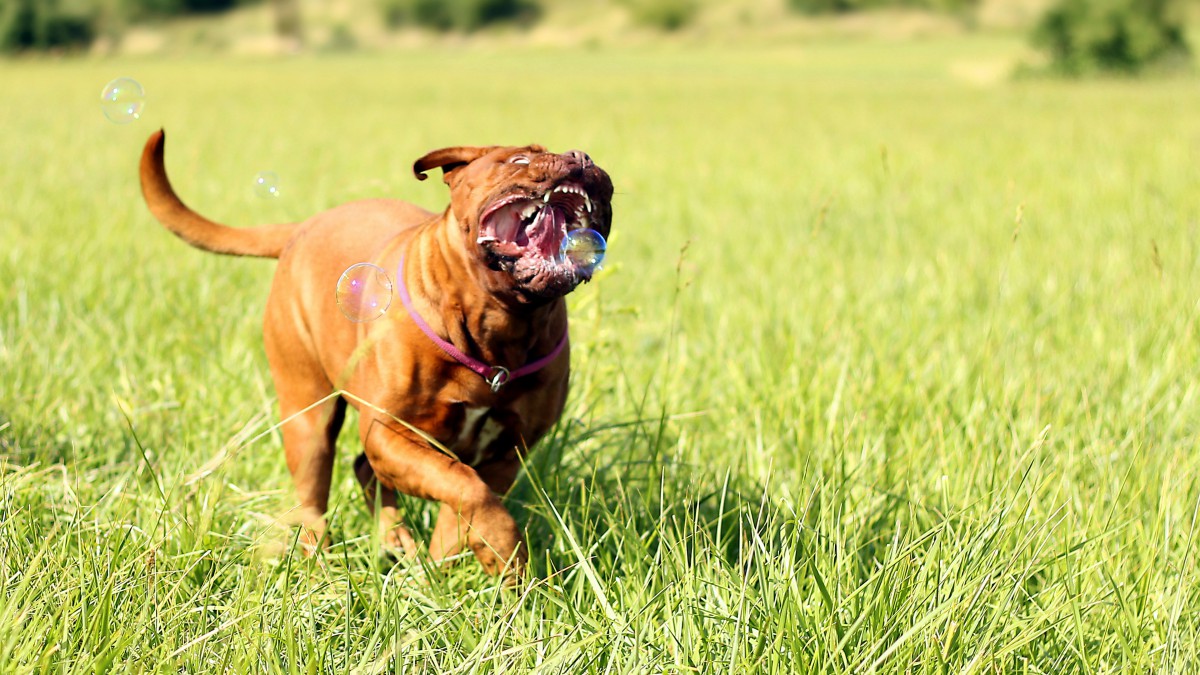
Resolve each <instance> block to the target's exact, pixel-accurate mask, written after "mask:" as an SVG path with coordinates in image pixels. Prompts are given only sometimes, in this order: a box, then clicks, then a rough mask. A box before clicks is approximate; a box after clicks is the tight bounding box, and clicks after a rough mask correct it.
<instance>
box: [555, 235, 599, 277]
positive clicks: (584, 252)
mask: <svg viewBox="0 0 1200 675" xmlns="http://www.w3.org/2000/svg"><path fill="white" fill-rule="evenodd" d="M606 250H608V243H607V242H605V241H604V235H602V234H600V233H599V232H597V231H595V230H571V231H570V232H568V233H567V236H566V238H565V239H563V243H562V253H563V255H564V256H566V257H567V258H568V259H569V260H570V261H571V263H572V264H574V265H575V266H576V267H586V268H593V267H596V266H598V265H599V264H600V263H602V262H604V252H605V251H606Z"/></svg>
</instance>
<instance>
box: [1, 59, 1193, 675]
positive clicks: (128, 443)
mask: <svg viewBox="0 0 1200 675" xmlns="http://www.w3.org/2000/svg"><path fill="white" fill-rule="evenodd" d="M1014 48H1015V46H1014V45H1012V44H1008V43H1005V42H1003V41H999V42H997V41H983V42H975V41H971V40H968V39H960V38H946V39H939V40H934V41H924V42H913V43H888V44H886V45H869V44H836V43H813V44H809V45H805V46H794V47H786V46H779V47H764V48H760V49H749V48H740V49H735V48H729V49H726V50H692V49H682V48H680V49H661V50H650V49H647V50H644V51H641V52H637V53H608V52H603V51H577V52H562V53H560V52H539V51H528V50H527V51H520V50H518V51H509V52H496V53H491V52H480V51H475V50H472V49H470V48H464V49H459V50H451V49H449V48H439V49H437V50H433V51H429V52H425V53H410V54H400V55H391V56H386V57H385V56H372V55H358V56H342V57H328V58H324V59H310V58H300V59H295V60H243V61H222V60H215V59H214V60H208V59H180V60H172V61H166V62H164V61H149V60H145V61H142V60H125V61H23V62H9V63H7V64H3V65H0V68H2V70H0V78H2V81H3V82H4V83H5V85H6V86H5V90H6V91H8V92H10V93H13V96H12V97H10V99H9V103H10V105H7V106H4V107H3V111H2V112H0V120H2V121H3V127H4V129H5V133H4V134H3V135H0V156H3V157H5V158H6V159H5V161H4V162H0V186H3V191H4V198H3V199H2V200H0V232H2V233H3V242H4V246H3V249H2V250H0V455H2V459H0V671H3V672H28V671H41V670H46V671H54V672H77V671H95V672H104V671H122V672H124V671H137V672H140V671H158V670H162V671H187V672H200V671H215V670H229V671H235V672H240V671H249V670H255V671H263V672H277V671H279V672H284V671H286V672H329V671H339V672H385V671H396V672H513V671H521V672H524V671H537V672H571V673H576V672H597V673H599V672H705V673H707V672H830V673H842V672H886V673H892V672H895V673H900V672H903V673H943V672H955V673H976V672H984V673H1008V672H1030V673H1128V672H1194V671H1196V670H1198V669H1200V635H1198V633H1200V616H1198V611H1200V598H1198V591H1197V589H1198V588H1200V574H1198V570H1197V560H1196V550H1197V545H1198V544H1197V532H1196V525H1197V516H1198V515H1200V514H1198V509H1200V485H1198V483H1197V481H1198V478H1197V477H1198V476H1200V456H1198V455H1197V452H1196V447H1197V440H1198V438H1197V434H1198V431H1200V426H1198V425H1200V391H1198V389H1197V387H1198V385H1197V382H1200V372H1198V371H1200V366H1198V364H1200V353H1198V352H1200V335H1198V333H1197V326H1196V317H1197V308H1198V306H1197V301H1196V289H1197V288H1200V229H1198V228H1200V224H1198V223H1200V193H1198V192H1197V191H1196V190H1195V186H1196V185H1197V183H1198V181H1200V169H1198V168H1197V163H1196V161H1195V158H1196V152H1197V149H1198V148H1200V118H1198V117H1197V116H1196V115H1195V114H1194V112H1195V110H1197V109H1198V108H1200V105H1198V104H1200V93H1198V90H1197V88H1196V87H1195V82H1193V81H1190V80H1173V81H1157V82H1155V81H1149V82H1136V81H1101V82H1092V83H1073V84H1064V83H1052V82H1039V81H1017V82H998V83H994V84H991V85H987V86H983V85H980V84H979V83H978V82H971V81H966V80H962V79H959V78H958V77H956V76H955V75H953V73H954V72H956V70H955V67H956V64H959V65H961V64H962V63H970V62H987V61H988V60H994V59H997V58H999V59H1004V58H1007V57H1008V56H1009V55H1011V53H1012V50H1013V49H1014ZM121 75H128V76H132V77H135V78H136V79H138V80H139V81H141V82H142V84H143V85H145V87H146V89H147V91H148V92H149V100H148V104H147V108H146V115H145V117H144V118H143V119H142V120H141V121H139V122H137V123H135V124H132V125H128V126H115V125H112V124H110V123H108V122H107V121H105V120H104V118H103V117H102V115H101V114H100V111H99V109H98V105H97V100H96V99H97V95H98V93H99V90H100V88H101V87H102V85H103V84H104V83H105V82H106V81H108V80H109V79H111V78H113V77H117V76H121ZM158 126H165V127H166V129H167V131H168V134H169V136H170V146H171V147H170V150H169V151H168V165H169V167H170V169H171V171H172V175H173V177H174V180H175V184H176V186H177V187H178V188H179V190H180V191H181V193H182V194H183V195H184V197H185V199H187V200H188V201H189V202H190V203H192V204H193V205H195V206H197V207H198V208H199V209H200V210H201V211H203V212H206V213H207V214H209V215H211V216H213V217H215V218H217V219H221V220H228V221H231V222H233V223H235V224H244V225H245V224H252V223H257V222H266V221H274V220H286V219H295V218H301V217H304V216H306V215H308V214H310V213H313V212H315V211H317V210H320V209H323V208H326V207H328V206H331V205H334V204H336V203H339V202H342V201H346V200H349V199H355V198H362V197H368V196H379V195H392V196H399V197H403V198H407V199H412V200H414V201H417V202H418V203H422V204H425V205H427V206H439V205H441V204H443V203H444V199H445V193H444V187H443V186H441V185H439V184H437V183H438V182H437V181H427V182H426V183H418V182H417V181H415V180H414V179H413V178H412V176H411V173H410V170H409V167H410V165H411V161H412V160H413V159H414V158H416V157H418V156H419V155H421V154H422V153H423V152H425V151H426V150H429V149H431V148H434V147H439V146H442V145H448V144H458V143H475V142H479V143H495V142H499V143H509V142H511V143H524V142H529V141H537V142H541V143H545V144H548V145H549V146H551V147H553V148H557V149H567V148H571V147H580V148H585V149H586V150H587V151H588V152H589V154H591V156H592V157H594V158H596V159H597V161H598V162H599V163H601V165H602V166H605V167H606V168H607V169H608V170H609V171H610V173H611V174H612V175H613V177H614V180H615V182H616V185H617V191H618V193H619V194H618V195H617V198H616V202H615V210H616V222H615V230H614V231H615V236H614V237H613V238H612V241H611V249H610V264H609V265H608V267H607V270H606V271H605V273H604V275H603V276H602V277H601V278H600V279H599V280H598V281H597V282H596V283H593V284H591V285H589V286H588V287H586V288H584V289H583V290H581V291H580V292H578V293H577V294H576V295H575V296H573V298H572V301H571V302H572V306H573V324H572V337H573V346H574V356H575V362H574V364H575V375H574V381H573V388H572V396H571V400H570V403H569V405H568V412H567V415H566V417H565V419H564V421H563V422H562V423H561V424H560V425H559V427H558V428H557V429H556V431H555V433H554V434H553V436H552V437H551V438H549V439H548V440H547V441H545V442H543V443H542V444H541V446H539V447H538V448H537V449H536V450H535V451H534V453H533V454H532V455H531V456H530V458H529V469H528V471H527V472H526V474H525V476H524V477H523V478H522V480H521V481H520V483H519V484H518V485H517V487H516V488H515V489H514V490H513V492H512V494H511V495H510V496H509V498H508V504H509V505H510V507H511V508H512V509H513V510H514V512H516V513H517V514H518V519H519V520H520V522H522V523H524V524H525V527H526V533H527V536H528V540H529V542H530V545H531V549H532V551H533V561H532V567H533V571H534V572H535V578H534V579H533V580H532V582H531V583H530V584H529V585H528V586H526V587H525V588H523V589H521V590H519V591H517V592H506V591H503V590H500V589H498V588H497V587H496V585H495V583H494V581H493V580H492V579H490V578H488V577H486V576H485V575H483V574H482V573H481V572H480V571H479V569H478V566H477V565H475V564H474V563H471V562H469V561H468V564H461V565H457V566H451V567H448V568H434V567H431V566H429V565H428V564H426V563H421V562H417V563H411V564H409V563H402V564H399V565H394V566H393V565H392V564H391V563H389V562H388V561H386V560H383V559H381V558H380V557H379V556H377V555H376V553H375V551H376V546H375V544H376V542H373V541H372V540H371V538H370V536H369V535H368V534H367V533H369V532H371V530H372V528H371V526H370V521H369V518H368V516H367V515H366V513H365V509H364V508H363V507H362V505H361V502H360V500H359V498H358V497H357V491H356V489H355V487H354V481H353V478H352V476H351V472H350V470H349V461H350V459H351V458H352V457H353V456H354V454H355V452H356V450H355V449H354V446H355V444H356V441H355V440H354V434H353V433H352V432H348V433H347V434H346V435H345V436H344V438H343V452H341V454H340V455H339V461H338V466H337V469H336V475H335V491H334V493H335V497H334V501H335V506H334V512H333V515H332V518H331V522H332V529H333V532H334V538H335V544H334V545H333V547H332V548H331V549H330V550H329V551H328V552H327V553H326V554H325V555H324V557H323V558H322V559H321V560H318V561H314V560H308V559H305V558H303V557H302V556H300V555H298V554H296V553H295V552H294V551H292V548H291V547H292V544H293V539H294V533H291V532H289V531H287V530H282V529H279V528H277V527H275V526H274V525H273V522H274V519H275V518H276V517H277V516H279V515H280V514H281V513H282V512H283V511H284V510H285V509H286V508H287V506H288V489H289V479H288V476H287V471H286V468H285V466H284V463H283V457H282V451H281V449H280V442H279V438H278V435H277V434H276V433H274V432H273V431H272V429H271V427H272V425H273V424H274V423H275V421H276V420H275V404H274V399H273V393H272V389H271V384H270V380H269V377H268V376H267V372H266V366H265V361H264V358H263V355H262V351H261V336H260V335H259V321H260V315H261V309H262V305H263V300H264V297H265V293H266V289H267V284H268V281H269V279H270V275H271V273H272V265H271V263H269V262H263V261H255V260H237V259H227V258H219V257H216V256H211V255H205V254H202V253H200V252H197V251H194V250H191V249H189V248H187V247H185V246H184V245H183V244H181V243H180V242H178V241H177V240H175V239H174V238H173V237H171V236H170V235H169V234H167V233H166V232H165V231H164V230H162V229H161V228H160V227H159V226H157V225H156V224H155V223H153V222H152V220H151V218H150V217H149V215H148V214H147V213H146V212H145V210H144V207H143V206H142V204H141V202H140V198H139V195H138V189H137V185H136V181H135V171H134V168H135V164H136V159H137V155H138V152H139V149H140V144H141V142H142V141H143V140H144V138H145V136H146V135H147V134H148V133H149V132H150V131H151V130H152V129H155V128H157V127H158ZM263 170H271V171H275V172H276V173H278V174H279V176H280V179H281V190H282V196H281V197H280V198H279V199H276V200H270V201H265V200H262V199H259V198H257V197H255V196H253V193H252V189H251V187H252V186H251V182H252V180H253V176H254V175H255V174H256V173H257V172H259V171H263ZM403 508H404V509H405V511H406V516H407V519H408V521H409V522H410V523H411V524H412V525H413V527H414V530H415V531H416V533H417V534H418V536H421V535H425V536H427V535H428V533H429V531H430V526H431V524H430V520H431V518H432V515H433V511H432V510H431V507H430V506H429V505H426V504H423V503H419V502H415V501H408V502H405V503H404V505H403Z"/></svg>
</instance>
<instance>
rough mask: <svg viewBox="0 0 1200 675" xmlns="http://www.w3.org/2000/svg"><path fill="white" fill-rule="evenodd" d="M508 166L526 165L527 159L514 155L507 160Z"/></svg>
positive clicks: (523, 156)
mask: <svg viewBox="0 0 1200 675" xmlns="http://www.w3.org/2000/svg"><path fill="white" fill-rule="evenodd" d="M508 162H509V164H528V163H529V158H528V157H526V156H525V155H515V156H513V157H509V158H508Z"/></svg>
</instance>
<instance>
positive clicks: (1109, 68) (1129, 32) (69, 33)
mask: <svg viewBox="0 0 1200 675" xmlns="http://www.w3.org/2000/svg"><path fill="white" fill-rule="evenodd" d="M263 1H264V0H0V51H6V52H18V51H26V50H49V49H54V50H72V49H83V48H86V47H88V46H89V45H90V44H91V43H92V42H93V41H94V40H95V39H96V38H97V37H98V36H100V35H101V34H103V35H108V36H110V37H115V36H118V35H119V33H120V31H121V30H122V29H123V27H124V26H127V25H129V24H130V23H136V22H140V21H149V20H155V19H162V18H169V17H175V16H181V15H186V14H200V13H215V12H223V11H228V10H231V9H234V8H236V7H238V6H240V5H245V4H252V3H261V2H263ZM265 1H267V2H269V3H270V5H271V6H272V8H273V12H274V15H275V27H276V31H277V32H278V33H279V34H280V35H281V36H283V37H287V38H290V39H292V40H294V41H295V42H296V43H297V44H298V43H299V42H300V37H301V8H300V1H301V0H265ZM556 1H557V2H566V1H569V0H375V2H376V4H377V7H378V9H379V12H380V20H382V21H383V22H384V23H385V24H386V25H387V26H388V27H390V28H399V27H402V26H415V27H419V28H424V29H429V30H434V31H440V32H450V31H456V32H471V31H476V30H480V29H483V28H486V27H488V26H490V25H493V24H497V23H516V24H530V23H533V22H535V21H536V20H537V19H538V17H539V16H540V15H541V10H542V6H543V4H544V3H549V2H556ZM610 1H611V2H614V3H617V4H620V5H622V6H624V7H625V8H626V9H627V10H628V11H629V13H630V17H631V18H632V19H633V20H634V21H635V22H636V23H638V24H640V25H643V26H647V27H650V28H653V29H658V30H663V31H671V30H679V29H683V28H685V27H686V26H687V25H688V24H690V23H691V22H692V21H693V19H694V18H695V17H696V15H697V14H698V13H699V12H700V11H701V9H702V4H701V3H702V2H704V3H706V4H711V2H713V0H610ZM784 2H785V3H786V6H787V7H788V8H789V9H790V10H792V11H793V12H795V13H796V14H798V15H806V16H818V15H834V14H847V13H851V12H860V11H867V10H874V9H882V8H896V7H901V8H910V9H919V10H926V11H932V12H942V13H950V14H954V15H958V16H963V17H966V16H969V15H970V14H971V13H972V12H973V11H975V10H976V9H977V7H978V5H979V4H980V2H981V0H784ZM1184 2H1187V0H1053V2H1052V3H1051V6H1050V8H1049V9H1048V10H1047V12H1046V13H1045V15H1044V16H1043V17H1042V19H1041V20H1040V21H1039V22H1038V24H1037V25H1036V26H1035V27H1034V29H1033V33H1032V40H1033V42H1034V44H1035V45H1036V46H1038V47H1040V48H1041V49H1043V50H1045V51H1046V52H1047V53H1048V54H1049V56H1050V63H1051V66H1050V67H1051V70H1053V71H1055V72H1059V73H1063V74H1067V75H1083V74H1089V73H1093V72H1121V73H1129V74H1136V73H1139V72H1141V71H1143V70H1146V69H1150V68H1163V67H1168V66H1170V65H1173V64H1174V65H1182V66H1184V67H1186V66H1187V65H1188V64H1190V50H1189V48H1188V45H1187V41H1186V37H1185V17H1184V12H1183V7H1182V5H1183V4H1184Z"/></svg>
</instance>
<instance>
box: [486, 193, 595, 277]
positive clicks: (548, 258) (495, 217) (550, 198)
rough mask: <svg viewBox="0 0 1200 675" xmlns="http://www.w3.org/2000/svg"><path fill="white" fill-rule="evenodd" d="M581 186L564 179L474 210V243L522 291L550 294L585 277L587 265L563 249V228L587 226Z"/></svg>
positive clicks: (587, 203) (589, 208)
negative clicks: (545, 188) (543, 189)
mask: <svg viewBox="0 0 1200 675" xmlns="http://www.w3.org/2000/svg"><path fill="white" fill-rule="evenodd" d="M592 214H593V204H592V200H591V197H590V196H589V195H588V193H587V191H586V190H585V189H584V188H583V187H582V186H580V185H579V184H577V183H571V182H566V183H562V184H560V185H557V186H555V187H554V188H553V189H551V190H549V191H547V192H545V193H543V194H542V195H540V196H533V195H529V194H526V193H520V194H511V195H507V196H504V197H501V198H499V199H496V200H493V201H492V202H491V203H489V204H488V205H487V206H486V207H484V209H483V212H482V213H481V214H480V218H479V238H478V240H477V242H478V244H479V245H480V247H481V248H482V249H483V250H484V252H485V253H486V254H487V256H488V262H489V265H491V266H492V267H493V269H498V270H504V271H507V272H508V273H509V274H511V275H512V277H513V280H514V281H516V283H517V284H518V285H519V286H521V287H522V288H523V289H525V290H526V291H528V292H531V293H534V294H536V295H541V296H546V297H553V296H559V295H564V294H566V293H569V292H570V291H571V290H572V289H574V288H575V286H577V285H578V284H579V283H581V282H583V281H587V280H589V279H591V276H592V272H593V269H592V268H591V267H587V266H579V265H577V264H576V263H575V262H574V261H572V260H571V259H570V258H568V257H567V256H565V255H563V241H564V240H565V239H566V237H567V233H568V232H571V231H574V230H582V229H588V228H590V227H591V226H592Z"/></svg>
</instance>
